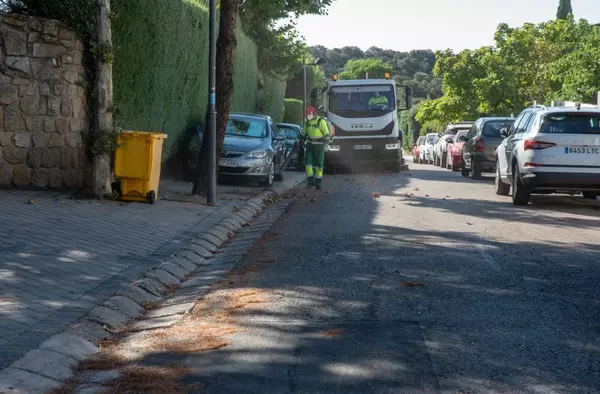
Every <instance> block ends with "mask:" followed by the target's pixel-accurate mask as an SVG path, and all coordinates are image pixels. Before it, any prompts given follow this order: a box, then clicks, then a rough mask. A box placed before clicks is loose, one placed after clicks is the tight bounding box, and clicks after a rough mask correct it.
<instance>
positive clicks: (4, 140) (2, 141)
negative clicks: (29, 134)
mask: <svg viewBox="0 0 600 394" xmlns="http://www.w3.org/2000/svg"><path fill="white" fill-rule="evenodd" d="M13 135H14V134H13V133H7V132H6V131H0V146H9V145H12V137H13Z"/></svg>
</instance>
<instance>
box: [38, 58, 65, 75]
mask: <svg viewBox="0 0 600 394" xmlns="http://www.w3.org/2000/svg"><path fill="white" fill-rule="evenodd" d="M31 73H32V74H33V76H34V77H35V78H37V79H44V80H49V79H60V78H61V74H62V69H61V68H60V67H58V62H57V61H56V59H55V58H51V57H49V58H33V59H31Z"/></svg>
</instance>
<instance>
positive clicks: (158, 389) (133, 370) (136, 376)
mask: <svg viewBox="0 0 600 394" xmlns="http://www.w3.org/2000/svg"><path fill="white" fill-rule="evenodd" d="M190 372H191V369H189V368H186V367H183V366H181V365H170V366H166V367H156V366H141V365H133V366H129V367H127V368H124V369H123V370H122V371H121V377H120V378H119V379H115V380H112V381H110V382H109V383H108V387H107V390H106V391H103V392H104V393H106V394H120V393H149V394H178V393H189V392H190V391H192V390H195V389H198V388H200V387H202V386H201V385H200V384H198V383H196V384H185V383H183V382H182V381H181V379H182V378H183V377H184V376H186V375H187V374H189V373H190Z"/></svg>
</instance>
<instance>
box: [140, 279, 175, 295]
mask: <svg viewBox="0 0 600 394" xmlns="http://www.w3.org/2000/svg"><path fill="white" fill-rule="evenodd" d="M132 285H134V286H138V287H141V288H142V289H144V290H146V291H148V292H150V293H151V294H154V295H155V296H162V295H163V294H165V293H166V292H167V287H166V286H165V285H163V284H162V283H160V282H159V281H157V280H156V279H153V278H149V277H145V278H141V279H138V280H136V281H135V282H133V283H132Z"/></svg>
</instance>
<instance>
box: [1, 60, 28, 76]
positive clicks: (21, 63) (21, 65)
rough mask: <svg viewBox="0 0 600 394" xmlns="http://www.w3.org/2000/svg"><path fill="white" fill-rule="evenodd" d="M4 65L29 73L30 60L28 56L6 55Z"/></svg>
mask: <svg viewBox="0 0 600 394" xmlns="http://www.w3.org/2000/svg"><path fill="white" fill-rule="evenodd" d="M6 66H7V67H8V68H10V69H11V70H16V71H21V72H24V73H25V74H31V72H32V67H31V60H29V58H28V57H19V56H7V57H6Z"/></svg>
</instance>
